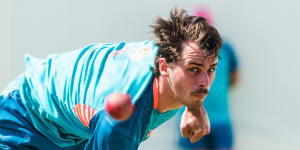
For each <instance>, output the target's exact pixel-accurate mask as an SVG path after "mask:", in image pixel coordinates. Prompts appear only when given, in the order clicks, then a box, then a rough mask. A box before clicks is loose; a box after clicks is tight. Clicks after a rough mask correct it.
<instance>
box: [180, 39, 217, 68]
mask: <svg viewBox="0 0 300 150" xmlns="http://www.w3.org/2000/svg"><path fill="white" fill-rule="evenodd" d="M182 48H183V50H182V54H181V60H182V61H183V62H184V63H191V62H193V63H204V62H205V63H208V64H213V63H216V62H217V61H218V58H217V57H214V56H208V52H207V51H204V50H200V48H199V46H198V45H197V44H195V43H193V42H185V43H183V45H182Z"/></svg>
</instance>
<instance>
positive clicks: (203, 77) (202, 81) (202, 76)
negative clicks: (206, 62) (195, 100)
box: [198, 72, 209, 87]
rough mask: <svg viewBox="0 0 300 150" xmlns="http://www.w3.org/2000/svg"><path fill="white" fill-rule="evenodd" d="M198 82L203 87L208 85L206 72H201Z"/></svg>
mask: <svg viewBox="0 0 300 150" xmlns="http://www.w3.org/2000/svg"><path fill="white" fill-rule="evenodd" d="M198 82H199V85H200V86H204V87H206V86H208V84H209V78H208V74H207V73H206V72H201V73H200V74H199V77H198Z"/></svg>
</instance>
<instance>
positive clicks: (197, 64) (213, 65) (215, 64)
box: [189, 62, 218, 67]
mask: <svg viewBox="0 0 300 150" xmlns="http://www.w3.org/2000/svg"><path fill="white" fill-rule="evenodd" d="M189 65H196V66H200V67H203V66H204V64H199V63H194V62H191V63H189ZM217 65H218V63H214V64H212V65H210V67H215V66H217Z"/></svg>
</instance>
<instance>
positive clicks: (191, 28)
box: [151, 8, 222, 77]
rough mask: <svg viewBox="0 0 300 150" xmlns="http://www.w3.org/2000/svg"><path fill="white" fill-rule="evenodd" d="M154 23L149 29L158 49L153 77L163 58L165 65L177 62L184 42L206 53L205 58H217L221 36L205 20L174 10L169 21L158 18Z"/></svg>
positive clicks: (183, 11)
mask: <svg viewBox="0 0 300 150" xmlns="http://www.w3.org/2000/svg"><path fill="white" fill-rule="evenodd" d="M155 23H156V24H155V25H152V26H151V27H152V28H153V33H154V36H155V41H156V44H157V46H158V48H159V49H158V52H157V54H156V57H155V60H154V64H155V68H153V71H154V76H156V77H158V76H159V75H160V72H159V69H158V67H159V59H160V58H165V59H166V61H167V63H173V64H174V63H176V62H178V61H179V59H180V56H181V53H182V44H183V43H184V42H194V43H196V44H197V45H198V46H199V48H200V49H201V50H204V51H207V52H208V55H207V56H214V57H219V50H220V48H221V47H222V39H221V36H220V34H219V33H218V31H217V30H216V29H215V28H214V27H213V26H211V25H209V24H208V23H207V21H206V19H205V18H203V17H199V16H190V15H188V14H186V11H185V10H183V9H181V10H178V9H177V8H174V9H172V10H171V12H170V18H169V19H163V18H161V17H158V18H157V19H156V21H155Z"/></svg>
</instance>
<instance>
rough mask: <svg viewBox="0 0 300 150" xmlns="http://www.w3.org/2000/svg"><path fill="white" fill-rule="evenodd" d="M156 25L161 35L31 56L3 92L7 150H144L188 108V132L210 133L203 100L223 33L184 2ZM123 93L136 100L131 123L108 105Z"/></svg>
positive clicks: (0, 129) (2, 134)
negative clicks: (156, 131)
mask: <svg viewBox="0 0 300 150" xmlns="http://www.w3.org/2000/svg"><path fill="white" fill-rule="evenodd" d="M152 27H153V33H154V35H155V37H156V39H155V40H154V41H149V40H145V41H143V42H136V43H126V42H119V43H107V44H99V43H96V44H91V45H88V46H86V47H84V48H80V49H77V50H73V51H70V52H65V53H62V54H53V55H50V56H48V57H47V58H45V59H41V60H40V59H37V58H34V57H32V56H29V55H27V56H25V61H26V71H25V72H24V73H23V74H21V75H20V76H19V77H17V78H16V79H15V80H14V81H13V82H12V83H10V84H9V85H8V86H7V88H6V89H5V90H4V91H3V92H2V93H1V96H0V149H42V150H48V149H49V150H53V149H91V150H94V149H95V150H96V149H98V150H99V149H100V150H120V149H122V150H136V149H138V146H139V144H140V143H141V142H142V141H144V140H146V139H147V138H148V137H149V136H150V134H151V132H152V131H153V130H154V129H155V128H156V127H158V126H159V125H161V124H162V123H163V122H165V121H167V120H168V119H170V118H171V117H172V116H173V115H174V114H175V113H176V112H177V110H178V109H179V108H180V107H182V106H185V107H186V109H185V112H184V113H183V115H182V121H181V127H180V128H181V132H182V135H183V137H186V138H189V139H190V141H192V142H195V141H197V140H199V139H200V138H201V137H202V136H204V135H206V134H208V133H209V132H210V125H209V120H208V116H207V114H206V111H205V109H204V107H203V106H202V103H203V100H204V98H205V96H206V95H207V93H208V91H209V88H210V86H211V84H212V82H213V80H214V77H215V69H216V67H217V62H218V56H219V49H220V48H221V46H222V40H221V37H220V35H219V33H218V32H217V30H216V29H215V28H214V27H212V26H210V25H209V24H208V23H207V22H206V19H204V18H202V17H196V16H190V15H187V14H186V12H185V11H184V10H178V9H176V8H175V9H173V10H171V13H170V18H167V19H164V18H157V20H156V23H155V24H154V25H153V26H152ZM115 92H120V93H126V94H129V95H130V96H131V101H132V103H133V104H134V105H135V111H134V113H133V114H132V116H131V117H130V118H129V119H128V120H126V121H118V120H114V119H113V118H112V117H111V116H109V115H108V113H107V112H106V111H105V103H106V97H107V96H109V95H110V94H111V93H115Z"/></svg>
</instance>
